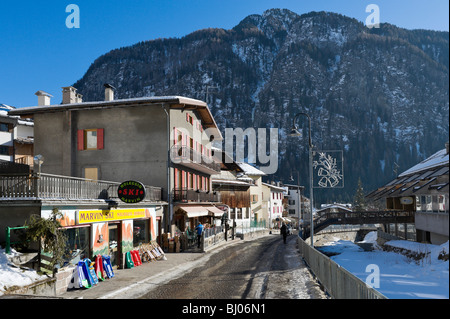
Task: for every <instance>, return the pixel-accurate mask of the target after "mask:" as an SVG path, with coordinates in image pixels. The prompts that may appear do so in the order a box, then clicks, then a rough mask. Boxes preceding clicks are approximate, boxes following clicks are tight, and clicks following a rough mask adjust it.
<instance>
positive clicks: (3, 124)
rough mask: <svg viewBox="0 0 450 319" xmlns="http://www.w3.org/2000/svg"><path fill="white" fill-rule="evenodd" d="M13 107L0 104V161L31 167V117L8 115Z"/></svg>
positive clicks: (32, 126)
mask: <svg viewBox="0 0 450 319" xmlns="http://www.w3.org/2000/svg"><path fill="white" fill-rule="evenodd" d="M14 109H15V108H14V107H12V106H9V105H5V104H0V161H7V162H14V163H21V164H26V165H29V166H31V167H33V138H34V133H33V131H34V123H33V121H32V120H31V119H20V118H19V117H18V116H11V115H9V114H8V112H9V111H11V110H14Z"/></svg>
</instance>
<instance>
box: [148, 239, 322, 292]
mask: <svg viewBox="0 0 450 319" xmlns="http://www.w3.org/2000/svg"><path fill="white" fill-rule="evenodd" d="M296 241H297V236H296V235H291V236H288V240H287V243H286V244H284V243H283V240H282V237H281V236H280V235H278V234H273V235H270V236H265V237H261V238H259V239H256V240H252V241H242V242H241V243H239V244H237V245H232V246H229V247H227V248H225V249H223V250H222V251H220V252H218V253H216V254H214V255H212V256H211V258H209V259H208V260H207V261H206V262H205V264H204V265H202V266H200V267H197V268H194V269H192V270H189V271H186V274H185V275H183V276H182V277H179V278H177V279H174V280H172V281H169V282H167V283H165V284H163V285H159V286H158V287H157V288H156V289H153V290H151V291H149V292H148V293H147V294H145V295H144V296H142V297H141V299H326V296H325V294H324V293H323V291H322V290H320V288H319V285H318V283H317V282H316V281H315V280H314V279H313V277H312V276H311V274H310V272H309V271H308V269H307V267H306V266H305V265H304V263H303V261H302V260H301V258H300V256H299V254H298V250H297V247H296V246H297V243H296Z"/></svg>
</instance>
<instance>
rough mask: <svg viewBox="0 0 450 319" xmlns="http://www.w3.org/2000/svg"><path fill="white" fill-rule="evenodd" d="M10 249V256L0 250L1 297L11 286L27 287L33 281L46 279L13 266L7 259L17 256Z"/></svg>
mask: <svg viewBox="0 0 450 319" xmlns="http://www.w3.org/2000/svg"><path fill="white" fill-rule="evenodd" d="M17 254H19V253H17V252H16V251H14V250H13V249H12V251H11V254H10V255H7V254H6V253H5V250H4V249H2V248H0V296H1V295H3V294H4V293H5V291H6V289H7V288H9V287H12V286H27V285H29V284H32V283H33V282H35V281H39V280H43V279H46V278H48V277H47V276H45V275H39V274H37V272H36V271H35V270H31V269H30V270H25V269H22V268H19V267H15V266H13V265H12V264H11V263H10V262H9V259H8V256H9V257H12V256H14V255H17Z"/></svg>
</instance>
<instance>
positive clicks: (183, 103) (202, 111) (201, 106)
mask: <svg viewBox="0 0 450 319" xmlns="http://www.w3.org/2000/svg"><path fill="white" fill-rule="evenodd" d="M163 104H168V105H169V106H170V108H171V109H180V110H195V111H196V112H197V113H198V115H199V117H200V118H201V121H202V125H203V126H204V127H206V128H211V129H213V130H214V136H215V137H216V138H215V140H222V139H223V137H222V134H221V132H220V130H219V129H218V126H217V124H216V122H215V120H214V117H213V116H212V113H211V111H210V109H209V107H208V105H207V104H206V103H205V102H203V101H200V100H196V99H191V98H187V97H183V96H154V97H142V98H133V99H121V100H112V101H94V102H82V103H70V104H56V105H45V106H30V107H22V108H18V109H14V110H11V111H9V113H8V114H9V115H20V116H30V115H34V114H39V113H53V112H62V111H68V110H89V109H90V110H94V109H104V108H124V107H133V106H144V105H163Z"/></svg>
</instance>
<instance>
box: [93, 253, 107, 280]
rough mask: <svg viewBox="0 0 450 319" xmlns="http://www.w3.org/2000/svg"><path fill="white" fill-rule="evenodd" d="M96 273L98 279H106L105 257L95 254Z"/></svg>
mask: <svg viewBox="0 0 450 319" xmlns="http://www.w3.org/2000/svg"><path fill="white" fill-rule="evenodd" d="M94 267H95V274H96V275H97V277H98V280H99V281H100V280H101V281H104V280H105V277H106V276H105V271H104V270H103V259H102V256H101V255H97V256H95V266H94Z"/></svg>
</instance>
